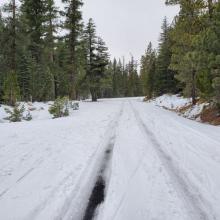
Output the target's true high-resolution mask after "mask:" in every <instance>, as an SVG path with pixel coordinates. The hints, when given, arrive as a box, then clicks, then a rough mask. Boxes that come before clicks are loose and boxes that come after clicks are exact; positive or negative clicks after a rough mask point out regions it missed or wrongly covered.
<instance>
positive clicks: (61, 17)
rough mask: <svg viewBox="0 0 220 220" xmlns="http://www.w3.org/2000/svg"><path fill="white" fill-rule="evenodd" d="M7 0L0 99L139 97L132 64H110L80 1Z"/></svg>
mask: <svg viewBox="0 0 220 220" xmlns="http://www.w3.org/2000/svg"><path fill="white" fill-rule="evenodd" d="M62 2H63V3H64V6H65V7H64V9H63V10H60V9H59V8H57V7H56V5H55V2H54V0H20V4H19V5H18V4H16V1H15V0H10V2H9V3H8V4H5V5H4V6H3V7H2V8H1V13H0V100H1V102H4V103H7V104H10V105H14V104H15V103H16V101H18V100H22V101H48V100H54V99H56V98H57V97H64V96H68V97H69V98H70V99H72V100H73V99H79V98H87V97H88V96H89V94H91V96H92V100H93V101H96V100H97V98H100V97H124V96H137V95H140V93H141V92H140V91H141V88H140V77H139V76H138V72H137V63H136V62H135V61H134V59H133V58H132V59H131V61H130V62H129V63H128V64H125V63H124V62H123V61H120V60H118V61H116V60H113V61H112V62H111V61H110V59H109V53H108V48H107V47H106V45H105V42H104V41H103V39H102V38H101V37H99V36H97V34H96V26H95V24H94V22H93V20H92V19H90V20H89V21H88V23H87V24H84V23H83V21H82V12H81V7H82V5H83V2H82V1H81V0H62Z"/></svg>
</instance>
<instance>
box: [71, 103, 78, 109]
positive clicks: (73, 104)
mask: <svg viewBox="0 0 220 220" xmlns="http://www.w3.org/2000/svg"><path fill="white" fill-rule="evenodd" d="M70 106H71V108H72V109H73V110H79V103H78V102H71V103H70Z"/></svg>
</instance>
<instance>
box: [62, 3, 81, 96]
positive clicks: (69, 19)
mask: <svg viewBox="0 0 220 220" xmlns="http://www.w3.org/2000/svg"><path fill="white" fill-rule="evenodd" d="M62 2H63V3H65V4H66V6H65V11H64V13H63V14H64V15H65V17H66V21H65V29H66V30H68V34H67V35H66V40H67V43H68V49H69V74H70V87H69V96H70V99H76V75H77V56H76V47H77V45H78V43H79V41H78V38H79V35H80V30H81V26H82V24H81V20H82V13H81V11H80V7H81V6H82V5H83V3H82V1H81V0H62Z"/></svg>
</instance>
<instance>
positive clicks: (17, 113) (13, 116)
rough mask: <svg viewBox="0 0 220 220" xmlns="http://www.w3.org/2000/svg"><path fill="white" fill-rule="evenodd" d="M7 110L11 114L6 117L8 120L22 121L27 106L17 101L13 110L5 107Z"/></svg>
mask: <svg viewBox="0 0 220 220" xmlns="http://www.w3.org/2000/svg"><path fill="white" fill-rule="evenodd" d="M5 111H6V113H7V114H9V116H8V117H7V118H5V119H6V120H9V121H10V122H20V121H22V119H23V113H24V111H25V108H24V105H22V106H20V105H19V104H17V103H16V104H15V106H14V107H13V108H12V110H10V109H9V108H5Z"/></svg>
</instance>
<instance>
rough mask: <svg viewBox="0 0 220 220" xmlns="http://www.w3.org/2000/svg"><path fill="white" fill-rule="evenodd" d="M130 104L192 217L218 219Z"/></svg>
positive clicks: (209, 219) (204, 219)
mask: <svg viewBox="0 0 220 220" xmlns="http://www.w3.org/2000/svg"><path fill="white" fill-rule="evenodd" d="M130 105H131V108H132V110H133V113H134V115H135V118H136V120H137V123H138V125H139V127H140V129H141V130H142V131H143V133H144V135H145V136H146V138H147V139H149V140H150V141H151V143H152V145H153V146H154V150H155V152H156V154H157V155H158V157H159V159H160V161H161V162H162V164H163V166H164V168H165V169H166V171H167V173H168V175H169V177H170V179H171V180H172V184H173V185H174V187H175V189H176V191H177V193H178V194H179V195H180V197H181V198H182V200H183V202H184V204H185V206H186V208H187V210H188V213H189V216H190V217H191V219H192V220H217V218H216V217H215V215H214V213H213V210H212V207H211V206H210V204H209V203H208V202H207V201H206V200H205V198H203V196H202V195H201V193H200V192H199V190H198V189H197V188H196V186H194V185H193V184H192V183H191V182H190V181H189V179H188V177H187V175H186V174H185V173H184V171H182V170H180V169H178V167H177V166H175V163H174V161H173V159H172V157H171V156H169V155H168V154H167V153H166V152H165V151H164V150H163V147H162V146H161V145H160V143H159V142H158V141H157V138H156V136H155V134H154V133H153V132H152V131H151V130H150V129H149V128H148V127H147V126H146V124H145V123H144V122H143V120H142V119H141V117H140V115H139V113H138V111H137V110H136V109H135V107H134V106H133V105H132V103H131V102H130Z"/></svg>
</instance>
